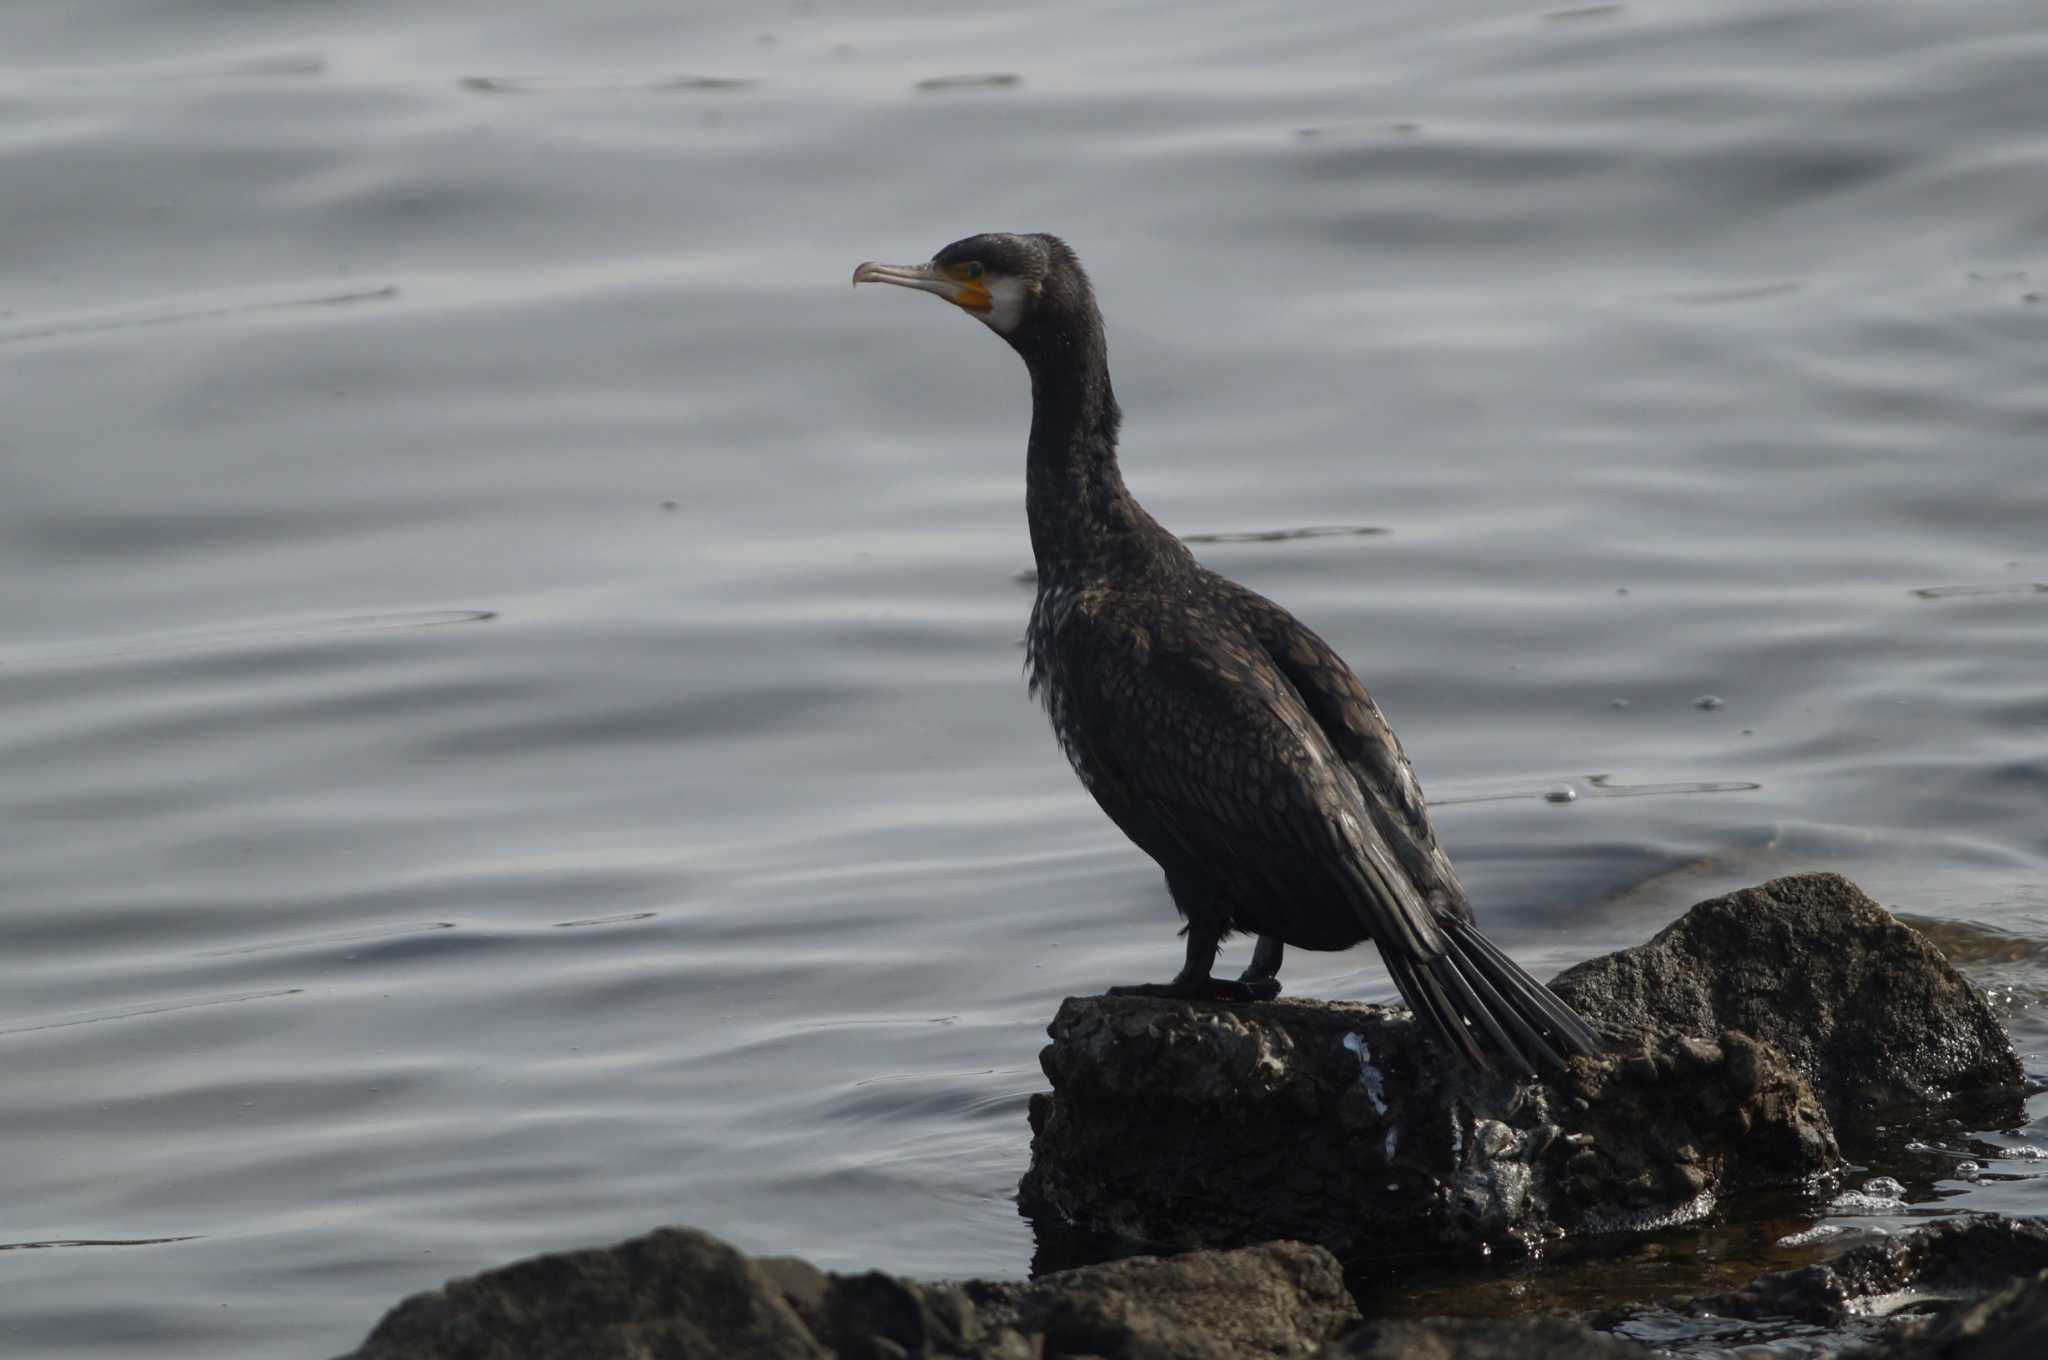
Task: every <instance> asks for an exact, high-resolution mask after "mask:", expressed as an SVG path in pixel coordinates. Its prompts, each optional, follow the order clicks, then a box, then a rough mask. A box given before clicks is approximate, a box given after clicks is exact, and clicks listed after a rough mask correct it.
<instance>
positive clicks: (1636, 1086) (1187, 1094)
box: [1021, 997, 1838, 1254]
mask: <svg viewBox="0 0 2048 1360" xmlns="http://www.w3.org/2000/svg"><path fill="white" fill-rule="evenodd" d="M1051 1032H1052V1038H1053V1042H1052V1044H1051V1046H1049V1047H1048V1048H1046V1049H1045V1050H1044V1051H1043V1053H1042V1054H1041V1055H1040V1061H1041V1063H1042V1064H1043V1066H1044V1068H1045V1072H1046V1075H1047V1076H1048V1077H1049V1078H1050V1079H1051V1081H1052V1085H1053V1093H1052V1095H1051V1097H1050V1098H1046V1099H1042V1100H1040V1101H1037V1102H1035V1103H1034V1108H1033V1111H1032V1127H1033V1130H1034V1137H1033V1139H1032V1163H1031V1169H1030V1170H1029V1171H1028V1172H1027V1173H1026V1174H1025V1177H1024V1182H1023V1185H1022V1187H1021V1200H1022V1204H1023V1207H1024V1210H1025V1212H1027V1213H1032V1214H1037V1215H1041V1216H1048V1217H1057V1218H1061V1219H1065V1220H1066V1221H1069V1222H1073V1223H1077V1224H1080V1225H1082V1226H1085V1227H1089V1228H1093V1229H1096V1230H1099V1231H1108V1232H1113V1233H1118V1234H1121V1235H1123V1236H1126V1237H1131V1238H1136V1239H1139V1240H1143V1241H1154V1242H1161V1243H1167V1244H1171V1245H1175V1246H1231V1245H1237V1244H1242V1243H1250V1242H1259V1241H1265V1240H1269V1239H1272V1238H1280V1237H1285V1238H1295V1239H1300V1240H1304V1241H1313V1242H1319V1243H1321V1244H1323V1245H1325V1246H1329V1247H1331V1248H1333V1249H1335V1250H1338V1251H1340V1252H1343V1253H1347V1254H1371V1253H1374V1252H1384V1251H1387V1250H1390V1249H1392V1250H1398V1251H1400V1252H1403V1253H1413V1252H1415V1251H1417V1250H1419V1249H1428V1248H1435V1249H1439V1250H1444V1251H1458V1252H1469V1251H1471V1250H1473V1249H1475V1248H1478V1247H1480V1246H1483V1245H1488V1244H1491V1245H1495V1246H1503V1247H1513V1246H1517V1245H1521V1244H1526V1243H1528V1242H1530V1241H1531V1240H1533V1239H1535V1238H1537V1237H1540V1236H1542V1235H1545V1234H1551V1233H1558V1232H1581V1233H1586V1232H1605V1231H1618V1230H1636V1229H1645V1228H1650V1227H1659V1226H1666V1225H1669V1224H1671V1223H1675V1222H1681V1221H1685V1220H1687V1219H1689V1218H1692V1217H1697V1216H1700V1215H1702V1214H1704V1213H1705V1212H1706V1211H1707V1210H1708V1209H1709V1208H1711V1207H1712V1204H1713V1200H1714V1196H1715V1195H1717V1194H1719V1193H1722V1192H1723V1191H1726V1190H1729V1189H1734V1188H1741V1187H1748V1186H1761V1185H1791V1184H1799V1183H1802V1182H1804V1181H1805V1180H1807V1179H1808V1178H1810V1177H1812V1176H1814V1175H1816V1174H1817V1173H1820V1172H1823V1171H1826V1170H1829V1169H1831V1168H1832V1167H1833V1166H1834V1165H1835V1164H1836V1162H1837V1160H1838V1156H1837V1152H1836V1149H1835V1144H1834V1139H1833V1137H1832V1135H1831V1134H1830V1133H1829V1131H1828V1127H1827V1121H1826V1118H1825V1116H1824V1115H1823V1114H1822V1112H1821V1109H1820V1107H1819V1105H1818V1103H1817V1102H1816V1101H1815V1100H1814V1098H1813V1095H1812V1093H1811V1091H1810V1090H1808V1088H1807V1086H1806V1084H1805V1082H1804V1081H1803V1080H1802V1079H1801V1078H1800V1077H1799V1075H1798V1074H1797V1073H1796V1072H1794V1071H1793V1070H1792V1069H1791V1067H1790V1066H1789V1065H1788V1064H1787V1063H1786V1061H1785V1059H1784V1058H1783V1057H1782V1056H1781V1055H1779V1054H1777V1053H1776V1052H1775V1051H1773V1050H1771V1049H1770V1048H1768V1047H1765V1046H1763V1045H1759V1044H1757V1043H1755V1042H1754V1041H1752V1040H1750V1039H1747V1038H1745V1037H1743V1036H1741V1035H1734V1034H1730V1035H1725V1036H1723V1037H1722V1038H1720V1039H1719V1040H1713V1041H1709V1040H1701V1039H1695V1038H1680V1037H1677V1036H1663V1037H1660V1038H1658V1039H1656V1040H1655V1041H1654V1042H1645V1043H1644V1044H1642V1045H1641V1046H1640V1047H1637V1048H1635V1049H1633V1050H1632V1051H1625V1052H1622V1053H1618V1054H1615V1055H1612V1056H1609V1057H1605V1058H1601V1059H1598V1060H1591V1061H1588V1060H1579V1061H1575V1062H1574V1063H1573V1064H1572V1070H1571V1073H1570V1075H1569V1076H1567V1077H1563V1078H1560V1079H1558V1080H1557V1082H1556V1083H1555V1084H1551V1085H1543V1084H1536V1083H1528V1084H1515V1083H1512V1082H1509V1081H1505V1080H1501V1079H1496V1078H1488V1077H1482V1076H1478V1075H1475V1074H1472V1073H1468V1072H1465V1071H1464V1070H1462V1069H1460V1068H1458V1067H1457V1066H1456V1065H1455V1064H1452V1063H1450V1062H1448V1061H1447V1060H1446V1059H1445V1058H1444V1056H1443V1054H1442V1053H1441V1051H1440V1050H1439V1049H1437V1048H1436V1047H1435V1046H1434V1045H1433V1044H1432V1043H1431V1042H1430V1040H1429V1039H1428V1037H1427V1036H1426V1035H1425V1034H1424V1033H1423V1032H1422V1031H1421V1030H1419V1029H1418V1028H1417V1027H1416V1026H1415V1024H1414V1023H1413V1021H1412V1020H1411V1019H1410V1017H1409V1016H1408V1014H1407V1013H1406V1012H1405V1011H1393V1010H1389V1009H1387V1008H1384V1007H1378V1006H1364V1005H1357V1004H1352V1003H1341V1002H1318V1001H1291V1000H1283V1001H1278V1002H1272V1003H1267V1004H1262V1005H1249V1006H1226V1005H1220V1004H1203V1003H1188V1002H1180V1001H1161V1000H1155V999H1152V998H1146V997H1092V998H1075V999H1070V1000H1068V1001H1067V1002H1066V1003H1065V1004H1063V1005H1062V1006H1061V1007H1060V1011H1059V1015H1058V1016H1057V1017H1056V1018H1055V1019H1054V1021H1053V1024H1052V1031H1051Z"/></svg>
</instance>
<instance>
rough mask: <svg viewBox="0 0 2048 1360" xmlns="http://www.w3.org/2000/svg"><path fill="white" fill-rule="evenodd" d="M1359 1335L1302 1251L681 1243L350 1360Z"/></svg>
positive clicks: (579, 1274)
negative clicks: (1174, 1252) (859, 1268)
mask: <svg viewBox="0 0 2048 1360" xmlns="http://www.w3.org/2000/svg"><path fill="white" fill-rule="evenodd" d="M1358 1321H1359V1317H1358V1309H1357V1307H1356V1306H1355V1305H1354V1304H1353V1303H1352V1302H1351V1296H1350V1294H1349V1293H1347V1292H1346V1291H1345V1288H1344V1276H1343V1272H1342V1270H1341V1269H1340V1268H1339V1267H1338V1265H1337V1262H1336V1260H1335V1258H1333V1257H1332V1256H1331V1255H1330V1254H1329V1253H1328V1252H1326V1251H1323V1250H1321V1249H1319V1248H1316V1247H1309V1246H1304V1245H1302V1244H1301V1243H1298V1242H1271V1243H1267V1244H1265V1245H1263V1246H1259V1247H1254V1248H1249V1249H1247V1250H1242V1251H1232V1252H1198V1253H1195V1254H1192V1255H1188V1256H1180V1257H1173V1258H1171V1259H1164V1260H1161V1259H1154V1258H1151V1257H1138V1258H1134V1259H1131V1260H1126V1261H1117V1262H1112V1263H1110V1264H1108V1265H1100V1266H1084V1267H1081V1268H1079V1269H1077V1270H1069V1271H1062V1272H1060V1273H1058V1274H1056V1275H1048V1276H1045V1277H1043V1278H1041V1279H1038V1280H1034V1281H1031V1282H1029V1283H1016V1284H1009V1283H995V1284H991V1283H982V1282H969V1283H967V1284H921V1283H918V1282H916V1281H913V1280H904V1279H899V1278H897V1277H895V1276H893V1275H884V1274H882V1273H881V1272H880V1271H870V1272H868V1273H867V1274H864V1275H833V1274H828V1273H826V1272H824V1271H821V1270H819V1269H818V1268H817V1267H815V1266H813V1265H811V1264H810V1263H809V1262H806V1261H800V1260H796V1259H793V1258H762V1259H758V1260H752V1259H749V1258H748V1257H747V1256H745V1255H744V1254H743V1253H741V1252H740V1251H739V1250H738V1249H737V1248H735V1247H732V1246H730V1245H728V1244H726V1243H724V1242H721V1241H719V1240H718V1239H717V1238H715V1237H712V1236H710V1235H709V1234H708V1233H702V1232H698V1231H696V1230H695V1229H691V1228H664V1229H661V1230H660V1231H658V1232H653V1233H649V1234H648V1235H647V1236H645V1237H637V1238H634V1239H633V1240H631V1241H629V1242H621V1243H619V1244H618V1245H617V1246H614V1247H599V1248H592V1249H590V1250H587V1251H571V1252H561V1253H558V1254H555V1255H549V1256H539V1257H535V1258H533V1259H531V1260H527V1261H521V1262H519V1263H517V1264H515V1265H510V1266H506V1267H504V1268H503V1269H501V1270H492V1271H487V1272H485V1273H484V1274H482V1275H478V1276H476V1277H474V1278H473V1279H466V1280H453V1281H450V1282H449V1283H448V1284H446V1285H444V1286H443V1287H442V1288H440V1289H437V1290H432V1291H429V1292H428V1293H425V1294H419V1295H416V1296H414V1297H413V1298H410V1299H407V1300H406V1301H405V1302H404V1303H401V1304H400V1305H399V1306H398V1307H396V1308H394V1309H392V1310H391V1312H390V1313H389V1314H387V1315H386V1316H385V1318H384V1320H383V1321H382V1322H380V1323H378V1324H377V1327H376V1328H375V1330H373V1331H372V1332H371V1333H370V1336H369V1338H368V1339H367V1340H366V1341H364V1342H363V1344H362V1347H361V1348H360V1349H358V1350H356V1351H354V1352H353V1353H351V1354H350V1355H349V1356H347V1357H344V1360H649V1357H655V1356H674V1357H678V1360H681V1358H683V1357H688V1358H689V1360H723V1358H724V1357H734V1358H735V1360H741V1358H744V1360H832V1357H835V1356H836V1357H839V1360H900V1358H902V1357H911V1356H933V1357H937V1356H949V1357H961V1360H1055V1357H1061V1356H1083V1355H1088V1356H1099V1357H1102V1358H1103V1360H1118V1358H1119V1357H1129V1360H1150V1358H1151V1357H1160V1358H1161V1360H1164V1357H1169V1356H1171V1357H1185V1358H1186V1360H1269V1358H1271V1357H1280V1356H1297V1355H1306V1354H1308V1353H1310V1352H1312V1351H1314V1350H1315V1349H1316V1348H1318V1347H1319V1346H1322V1345H1324V1344H1325V1343H1327V1342H1329V1341H1331V1340H1333V1339H1335V1338H1337V1337H1339V1336H1342V1335H1343V1334H1344V1333H1345V1332H1346V1331H1348V1330H1349V1329H1350V1328H1352V1327H1353V1326H1355V1325H1356V1324H1357V1323H1358Z"/></svg>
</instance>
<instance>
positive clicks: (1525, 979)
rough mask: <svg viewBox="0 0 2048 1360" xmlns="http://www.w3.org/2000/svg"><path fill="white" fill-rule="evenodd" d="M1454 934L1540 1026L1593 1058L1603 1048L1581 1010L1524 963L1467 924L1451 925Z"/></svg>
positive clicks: (1535, 1023) (1572, 1047) (1572, 1049)
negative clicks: (1553, 989) (1559, 996)
mask: <svg viewBox="0 0 2048 1360" xmlns="http://www.w3.org/2000/svg"><path fill="white" fill-rule="evenodd" d="M1451 935H1452V937H1453V938H1454V939H1456V940H1457V941H1458V942H1459V943H1460V944H1462V945H1463V946H1464V948H1465V952H1466V954H1467V955H1468V956H1469V957H1470V958H1471V959H1472V961H1473V963H1474V964H1475V965H1476V966H1477V967H1478V968H1479V969H1480V970H1481V971H1482V972H1483V973H1484V974H1485V975H1486V977H1487V978H1488V979H1489V980H1490V981H1491V982H1492V983H1493V984H1494V985H1495V986H1496V987H1498V988H1500V989H1501V991H1502V992H1504V993H1506V994H1507V995H1508V996H1509V997H1512V998H1515V999H1516V1000H1515V1007H1516V1009H1517V1010H1519V1011H1520V1012H1521V1013H1522V1014H1523V1016H1525V1017H1526V1018H1527V1019H1528V1020H1529V1022H1530V1023H1531V1024H1533V1025H1535V1026H1537V1028H1539V1029H1548V1030H1549V1031H1550V1032H1551V1033H1552V1034H1554V1035H1555V1036H1556V1037H1557V1038H1558V1040H1559V1041H1560V1042H1561V1043H1562V1044H1563V1045H1564V1046H1565V1047H1566V1048H1569V1049H1570V1050H1571V1051H1572V1052H1574V1053H1577V1054H1579V1055H1581V1056H1583V1057H1591V1056H1593V1055H1594V1054H1596V1053H1598V1052H1599V1051H1600V1047H1601V1045H1600V1036H1599V1035H1598V1034H1595V1033H1594V1032H1593V1027H1592V1026H1591V1025H1589V1024H1587V1023H1586V1022H1585V1021H1584V1020H1582V1019H1580V1018H1579V1013H1578V1012H1577V1011H1575V1010H1573V1009H1572V1008H1571V1007H1570V1006H1567V1005H1565V1003H1564V1002H1563V1001H1562V1000H1560V999H1559V998H1558V995H1557V993H1555V992H1553V991H1551V990H1550V989H1549V988H1548V987H1546V986H1544V985H1543V984H1542V983H1540V982H1538V981H1537V980H1536V979H1535V978H1532V977H1530V976H1529V975H1528V973H1526V972H1524V971H1523V970H1522V966H1521V965H1520V964H1518V963H1516V962H1515V961H1514V960H1513V959H1511V958H1509V957H1508V956H1507V955H1506V954H1504V953H1502V952H1501V950H1500V946H1498V945H1496V944H1495V943H1494V942H1493V941H1491V940H1489V939H1487V938H1486V937H1485V936H1484V935H1481V934H1480V933H1479V931H1478V930H1477V929H1476V928H1475V927H1473V926H1471V925H1468V924H1465V923H1462V922H1461V923H1460V924H1458V925H1456V926H1453V927H1452V928H1451Z"/></svg>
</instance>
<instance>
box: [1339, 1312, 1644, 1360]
mask: <svg viewBox="0 0 2048 1360" xmlns="http://www.w3.org/2000/svg"><path fill="white" fill-rule="evenodd" d="M1654 1355H1656V1352H1655V1351H1653V1350H1651V1349H1650V1348H1649V1347H1647V1346H1642V1345H1638V1344H1636V1343H1635V1342H1633V1341H1624V1340H1621V1339H1620V1338H1618V1337H1612V1336H1607V1335H1604V1334H1602V1333H1600V1332H1596V1331H1593V1330H1592V1329H1591V1328H1588V1327H1583V1326H1581V1325H1579V1324H1578V1323H1576V1322H1570V1321H1567V1320H1566V1319H1564V1318H1427V1319H1423V1320H1421V1321H1413V1322H1408V1321H1403V1322H1368V1323H1366V1324H1365V1325H1364V1326H1363V1327H1360V1328H1358V1329H1357V1330H1356V1331H1354V1332H1352V1333H1351V1334H1350V1335H1349V1336H1347V1337H1345V1338H1344V1339H1343V1340H1342V1341H1340V1342H1337V1343H1336V1344H1334V1345H1330V1346H1325V1347H1324V1348H1323V1349H1322V1350H1321V1351H1319V1352H1317V1353H1316V1356H1315V1360H1651V1357H1652V1356H1654Z"/></svg>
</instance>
